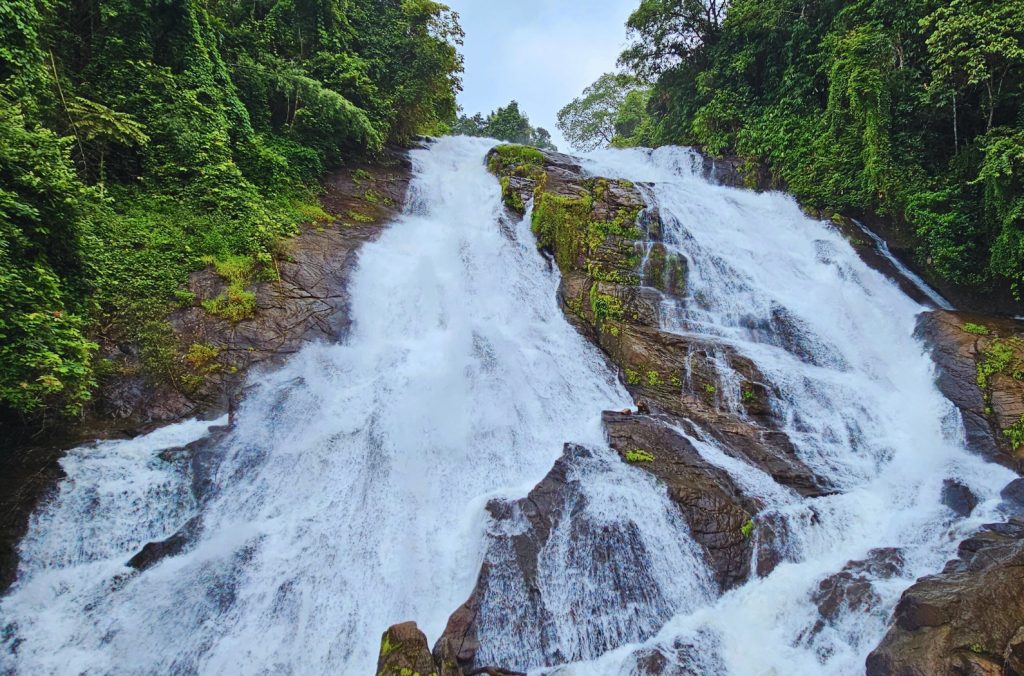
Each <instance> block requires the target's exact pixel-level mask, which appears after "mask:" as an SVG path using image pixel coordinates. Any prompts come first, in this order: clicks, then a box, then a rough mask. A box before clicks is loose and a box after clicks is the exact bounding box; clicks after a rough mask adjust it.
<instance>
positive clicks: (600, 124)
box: [558, 73, 640, 150]
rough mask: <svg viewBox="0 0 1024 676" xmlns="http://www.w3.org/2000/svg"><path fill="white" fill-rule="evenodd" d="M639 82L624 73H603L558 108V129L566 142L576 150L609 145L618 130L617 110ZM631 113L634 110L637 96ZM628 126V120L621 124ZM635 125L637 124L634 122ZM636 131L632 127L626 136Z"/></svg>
mask: <svg viewBox="0 0 1024 676" xmlns="http://www.w3.org/2000/svg"><path fill="white" fill-rule="evenodd" d="M639 87H640V83H639V82H638V81H637V80H636V79H635V78H632V77H629V76H626V75H616V74H614V73H605V74H604V75H602V76H601V77H599V78H598V79H597V80H596V81H595V82H594V83H593V84H592V85H590V86H589V87H587V88H586V89H584V90H583V95H582V96H580V97H578V98H575V99H573V100H572V101H571V102H570V103H569V104H567V105H566V106H565V107H564V108H562V109H561V110H559V111H558V128H559V129H560V130H562V133H563V134H564V135H565V138H566V140H568V141H569V144H570V145H572V146H573V147H574V148H576V149H578V150H594V149H596V148H601V147H604V146H608V145H611V144H612V143H613V141H614V140H615V136H616V133H617V127H616V125H617V122H618V118H619V111H620V110H622V108H623V107H624V106H625V104H626V98H627V96H628V95H629V94H630V93H632V92H634V91H637V89H638V88H639ZM632 103H633V106H634V107H633V108H632V109H631V113H633V114H635V113H636V108H635V105H636V99H634V100H633V102H632ZM624 124H626V125H629V124H630V122H626V123H624ZM636 124H639V122H637V123H636ZM633 133H635V129H631V130H630V132H629V133H627V134H626V136H630V135H632V134H633Z"/></svg>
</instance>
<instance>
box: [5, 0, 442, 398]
mask: <svg viewBox="0 0 1024 676" xmlns="http://www.w3.org/2000/svg"><path fill="white" fill-rule="evenodd" d="M461 39H462V31H461V29H460V28H459V25H458V21H457V15H456V14H455V13H453V12H452V11H451V10H450V9H449V8H448V7H446V6H445V5H442V4H439V3H436V2H432V1H430V0H384V1H380V0H347V1H345V2H341V1H338V0H329V1H328V2H325V3H319V4H317V3H312V4H310V3H305V4H303V3H298V4H296V3H278V2H276V0H275V1H271V0H256V2H245V3H243V2H240V1H239V0H227V1H226V2H219V3H212V4H211V3H203V2H199V1H198V0H173V1H170V2H158V3H143V2H135V1H134V0H96V1H95V2H93V3H85V4H82V3H77V4H76V3H71V2H69V1H68V0H55V1H53V2H34V0H11V1H10V2H6V3H3V4H2V8H0V269H2V270H3V272H2V273H0V307H2V313H0V357H2V362H0V413H2V414H4V415H5V416H6V415H9V414H10V413H12V412H14V413H34V412H35V413H37V412H39V411H40V410H42V409H45V408H47V407H49V408H51V409H55V410H61V411H65V412H74V411H76V410H78V409H79V408H80V407H81V405H82V403H83V402H84V401H86V400H87V399H88V397H89V391H90V389H91V387H92V385H93V372H92V365H91V362H92V354H93V352H94V351H95V349H96V345H95V344H94V342H93V341H92V340H90V338H89V337H90V336H91V335H93V334H94V333H95V331H96V327H98V326H100V325H102V326H103V327H104V331H105V332H106V333H108V334H110V335H114V336H116V337H117V339H118V340H124V341H127V342H129V343H135V344H137V345H139V346H140V347H141V354H142V357H143V359H142V361H143V365H144V367H145V368H146V370H147V373H148V374H149V375H152V376H154V377H164V378H167V379H169V380H172V381H174V382H176V383H178V384H185V381H184V380H182V378H183V377H184V376H182V375H181V374H180V373H178V371H180V366H181V364H182V363H183V362H182V358H181V357H182V355H181V354H180V352H181V350H182V348H181V347H180V346H177V345H176V344H175V342H174V336H173V332H171V330H170V328H169V326H168V325H167V323H166V321H164V317H165V315H166V313H167V312H168V311H169V310H170V309H172V308H174V307H179V306H180V305H181V304H182V303H183V302H187V303H191V302H193V301H194V299H193V298H192V297H191V296H190V294H189V293H188V292H187V291H185V290H184V288H183V287H184V285H185V283H186V282H187V280H188V275H189V274H190V273H191V272H193V271H195V270H196V269H198V268H199V267H201V266H202V265H204V264H206V263H207V262H208V261H213V262H214V264H215V266H216V269H217V271H218V273H219V274H221V275H222V276H223V277H225V279H227V280H228V289H227V291H226V292H225V293H224V294H222V295H221V296H219V297H218V298H214V299H207V300H206V301H205V302H204V307H206V309H207V310H209V311H211V312H213V313H215V314H218V315H222V316H224V317H226V318H228V319H231V320H234V321H237V320H239V319H243V318H245V317H247V316H250V315H251V314H252V312H253V311H254V309H255V296H254V295H253V293H252V292H251V291H249V290H247V289H246V286H247V285H250V284H252V283H253V282H255V281H259V280H269V279H274V278H276V266H275V265H274V262H273V251H274V250H275V243H276V242H277V241H278V240H279V239H280V238H282V237H288V236H290V235H292V234H294V233H295V232H296V227H297V224H298V223H300V222H303V221H308V220H318V221H321V220H329V219H328V218H327V217H326V214H324V213H323V211H322V209H320V208H319V207H317V206H316V204H315V201H316V200H315V193H316V191H317V189H318V183H319V179H320V177H321V176H322V174H323V172H324V171H325V169H327V168H329V167H331V166H334V165H337V164H340V163H343V162H346V161H349V160H351V159H353V158H357V157H360V156H362V155H365V154H366V153H372V152H374V151H375V150H376V149H379V148H381V147H382V146H383V144H384V143H388V142H391V143H404V142H407V141H409V140H410V139H411V138H413V137H414V136H415V135H417V134H422V133H437V132H438V131H439V130H443V129H446V128H448V127H449V126H450V125H451V123H453V122H454V120H455V116H456V105H455V95H456V93H457V91H458V90H459V88H460V86H461V82H460V74H461V71H462V60H461V57H460V56H459V54H458V51H457V48H458V46H459V45H460V44H461ZM367 195H368V200H370V201H372V199H371V193H370V192H369V191H368V192H367ZM360 220H362V219H360ZM188 356H189V355H188V354H186V355H185V357H186V359H187V358H188ZM176 364H177V366H175V365H176Z"/></svg>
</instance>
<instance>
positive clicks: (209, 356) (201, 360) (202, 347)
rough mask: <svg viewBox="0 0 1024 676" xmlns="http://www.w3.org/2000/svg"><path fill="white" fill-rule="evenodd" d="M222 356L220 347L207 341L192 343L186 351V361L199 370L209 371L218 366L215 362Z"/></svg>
mask: <svg viewBox="0 0 1024 676" xmlns="http://www.w3.org/2000/svg"><path fill="white" fill-rule="evenodd" d="M219 356H220V348H218V347H216V346H214V345H209V344H207V343H192V345H190V346H189V348H188V351H187V352H186V353H185V361H186V362H187V363H188V365H189V366H191V367H192V368H194V369H196V370H197V371H200V370H202V371H205V372H209V371H210V370H212V369H214V368H216V365H215V364H214V363H213V362H214V361H215V360H216V359H217V357H219Z"/></svg>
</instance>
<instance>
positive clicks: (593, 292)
mask: <svg viewBox="0 0 1024 676" xmlns="http://www.w3.org/2000/svg"><path fill="white" fill-rule="evenodd" d="M590 309H591V311H593V313H594V317H595V318H596V319H597V321H598V322H599V323H600V322H604V321H607V320H609V319H610V320H620V319H622V317H623V311H622V301H621V300H619V299H618V298H616V297H615V296H612V295H609V294H607V293H601V292H600V291H598V290H597V285H596V284H595V285H593V286H591V287H590Z"/></svg>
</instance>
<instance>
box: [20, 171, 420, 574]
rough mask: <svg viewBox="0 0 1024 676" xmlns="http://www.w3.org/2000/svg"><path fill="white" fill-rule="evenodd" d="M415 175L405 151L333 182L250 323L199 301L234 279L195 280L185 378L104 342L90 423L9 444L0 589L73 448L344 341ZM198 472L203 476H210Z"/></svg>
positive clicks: (182, 337)
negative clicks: (150, 369)
mask: <svg viewBox="0 0 1024 676" xmlns="http://www.w3.org/2000/svg"><path fill="white" fill-rule="evenodd" d="M410 177H411V167H410V165H409V162H408V159H407V157H406V156H405V155H404V153H399V152H397V151H395V152H391V153H390V154H388V155H386V156H385V157H384V158H383V159H382V160H381V161H380V162H379V163H375V164H365V165H361V166H355V167H350V168H346V169H342V170H339V171H337V172H335V173H333V174H331V175H330V176H328V178H327V179H326V181H325V185H324V187H325V194H324V195H323V196H322V198H321V203H322V206H323V209H324V211H325V212H326V213H327V214H328V215H330V216H331V217H332V218H333V220H332V221H330V222H323V221H322V222H317V223H310V224H305V225H302V226H301V229H300V232H299V234H298V235H297V236H295V237H294V238H292V239H290V240H288V241H287V242H284V243H283V244H282V249H281V251H280V253H279V254H278V256H277V258H276V261H275V265H276V268H277V270H278V271H279V273H280V274H279V277H280V278H279V280H277V281H274V282H258V283H256V284H255V285H254V286H253V287H252V291H253V292H254V293H255V295H256V310H255V312H254V314H253V316H252V317H251V318H248V319H243V320H241V321H238V322H232V321H229V320H227V319H224V318H222V317H217V316H214V315H212V314H210V313H208V312H206V311H205V310H204V309H203V308H202V307H201V302H202V301H203V300H209V299H211V298H214V297H216V296H217V295H218V294H220V293H221V292H222V291H223V290H224V288H225V287H226V282H225V280H223V279H221V277H220V276H218V275H217V274H216V272H214V270H213V269H212V268H207V269H204V270H200V271H198V272H196V273H195V274H193V275H192V278H191V281H190V284H189V289H190V291H191V292H192V293H193V294H194V296H195V302H194V303H193V304H192V305H191V306H190V307H188V308H183V309H180V310H178V311H176V312H174V313H173V314H172V315H171V316H170V317H169V322H170V325H169V327H168V331H170V334H169V335H168V345H169V350H170V352H171V353H172V354H173V355H174V356H173V357H172V358H171V360H170V362H171V365H172V367H173V369H174V370H176V372H177V375H178V376H181V377H176V378H154V377H153V376H152V375H147V374H146V373H144V371H143V369H142V361H143V360H142V355H141V354H140V351H139V348H138V347H137V346H135V345H132V344H129V343H127V342H124V341H121V340H119V338H118V336H112V335H110V336H107V335H101V336H98V337H97V338H98V342H99V343H100V344H101V349H100V354H99V357H102V358H106V359H109V360H111V362H112V363H113V364H115V365H116V368H115V373H114V374H113V375H110V376H107V377H106V378H104V379H102V381H101V383H100V387H99V390H98V391H97V392H96V393H95V395H94V398H93V402H94V403H93V405H92V407H91V409H90V410H89V411H87V412H86V416H85V419H84V420H83V421H82V422H81V423H80V424H79V425H77V426H75V427H74V428H72V429H69V430H67V431H66V432H65V433H64V434H63V435H62V436H61V437H60V438H57V439H50V440H48V442H47V443H46V444H39V445H33V444H29V445H26V444H25V443H24V442H19V443H18V445H17V446H14V447H6V444H7V443H12V442H11V440H9V439H5V440H0V592H2V591H3V590H5V589H6V588H7V587H8V586H9V585H10V584H11V583H12V582H13V581H14V576H15V573H16V571H17V565H18V557H17V550H16V547H17V543H18V541H19V540H20V539H21V538H22V536H24V534H25V529H26V528H27V525H28V518H29V516H30V515H31V513H32V512H33V511H34V510H35V508H36V506H37V505H38V503H39V501H40V499H41V498H42V497H43V496H44V495H45V494H46V493H47V492H48V491H49V490H51V488H52V487H53V486H54V485H55V484H56V482H57V481H58V480H59V479H60V478H62V477H63V472H62V471H61V469H60V465H59V463H58V461H59V459H60V458H61V457H62V456H63V453H64V449H66V448H69V447H72V446H74V445H76V444H79V443H82V442H84V441H87V440H91V439H96V438H118V437H123V436H131V435H135V434H140V433H143V432H145V431H147V430H148V429H151V428H153V427H156V426H158V425H161V424H165V423H169V422H173V421H175V420H179V419H182V418H186V417H189V416H202V415H209V416H212V415H213V414H216V413H219V412H223V411H226V410H229V409H230V408H231V406H232V402H233V401H234V400H235V399H236V398H237V397H238V396H239V394H240V390H241V388H242V386H243V385H244V382H245V374H246V373H247V372H248V371H249V370H250V369H252V368H257V367H269V366H272V365H273V364H275V363H279V362H280V361H281V360H282V359H284V358H286V357H287V356H288V355H290V354H292V353H294V352H295V351H297V350H298V349H299V348H300V347H301V346H302V344H303V343H305V342H307V341H311V340H319V339H335V338H337V337H338V336H340V335H343V334H344V332H345V331H346V330H347V328H348V325H349V319H348V312H347V310H348V296H347V291H346V283H347V279H348V277H349V274H350V273H351V271H352V269H353V266H354V265H355V261H356V256H357V254H358V250H359V248H360V247H361V246H362V245H363V243H365V242H367V241H369V240H371V239H373V238H375V237H376V236H377V235H378V234H379V233H380V232H381V230H382V229H383V228H384V226H385V225H386V223H387V221H388V220H389V219H390V218H392V217H393V216H395V215H396V214H397V213H398V212H399V210H400V209H401V206H402V204H403V203H404V201H405V196H406V190H407V188H408V185H409V180H410ZM368 196H369V199H368ZM355 215H358V218H353V216H355ZM195 346H199V347H198V348H196V347H195ZM183 383H185V384H188V385H189V386H188V387H187V388H186V387H183V385H182V384H183ZM195 457H197V458H202V457H203V455H202V453H197V455H196V456H195ZM194 476H203V472H202V471H201V468H200V471H198V472H196V473H195V474H194ZM197 489H198V490H201V489H202V487H201V486H199V487H197ZM175 537H177V536H175ZM172 540H174V538H172ZM175 542H177V541H175ZM157 544H158V543H152V546H149V545H147V547H148V548H149V551H148V552H147V554H146V556H145V557H143V559H139V561H137V563H140V565H141V564H142V562H143V561H145V560H148V559H149V558H152V557H153V556H154V555H159V554H161V552H162V555H164V556H166V555H168V547H169V546H170V545H171V544H172V543H171V542H170V541H168V542H165V543H163V545H162V546H157ZM178 544H181V545H182V546H183V545H184V542H180V543H178ZM141 554H142V553H141V552H140V555H141ZM157 558H159V556H157Z"/></svg>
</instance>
